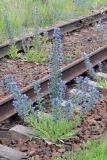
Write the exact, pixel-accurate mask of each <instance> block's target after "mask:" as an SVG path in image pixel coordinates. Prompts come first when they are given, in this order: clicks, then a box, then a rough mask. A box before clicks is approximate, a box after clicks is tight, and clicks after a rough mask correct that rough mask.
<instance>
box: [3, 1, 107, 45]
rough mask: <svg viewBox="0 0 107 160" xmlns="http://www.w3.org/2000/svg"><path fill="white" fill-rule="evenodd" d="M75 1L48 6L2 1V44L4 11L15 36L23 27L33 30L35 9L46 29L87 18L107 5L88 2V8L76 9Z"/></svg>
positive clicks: (57, 2) (31, 2)
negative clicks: (97, 9) (64, 22)
mask: <svg viewBox="0 0 107 160" xmlns="http://www.w3.org/2000/svg"><path fill="white" fill-rule="evenodd" d="M72 1H73V0H48V2H49V3H48V5H46V4H43V3H42V0H1V1H0V42H3V41H4V40H6V38H7V35H6V32H5V25H4V19H3V10H6V11H7V12H8V14H9V18H10V23H11V27H12V30H13V33H14V36H15V37H16V36H19V35H21V29H22V26H24V27H26V28H27V29H28V30H32V27H33V25H34V14H35V8H38V9H39V12H40V27H42V28H44V27H47V26H50V25H54V24H56V23H59V22H61V21H68V20H72V19H75V18H77V17H80V16H85V15H88V14H89V13H90V11H91V10H93V9H94V8H98V7H99V6H103V5H105V4H107V0H94V2H93V0H87V1H89V2H90V3H89V4H90V5H88V7H76V6H75V5H74V4H73V2H72Z"/></svg>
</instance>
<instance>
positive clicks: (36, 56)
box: [22, 9, 49, 64]
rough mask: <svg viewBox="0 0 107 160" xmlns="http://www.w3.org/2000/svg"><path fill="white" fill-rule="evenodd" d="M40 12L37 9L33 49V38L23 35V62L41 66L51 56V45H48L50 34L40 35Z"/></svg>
mask: <svg viewBox="0 0 107 160" xmlns="http://www.w3.org/2000/svg"><path fill="white" fill-rule="evenodd" d="M39 21H40V17H39V11H38V10H37V9H36V12H35V22H34V38H33V42H32V44H33V47H32V48H31V47H30V46H31V38H26V34H23V40H22V46H23V49H24V52H25V55H24V57H23V60H24V61H26V62H34V63H36V64H41V63H43V62H44V61H47V60H48V56H49V47H48V46H49V44H47V40H48V33H47V32H44V33H43V36H41V35H40V33H39V23H40V22H39Z"/></svg>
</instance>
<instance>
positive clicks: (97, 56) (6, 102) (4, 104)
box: [0, 46, 107, 122]
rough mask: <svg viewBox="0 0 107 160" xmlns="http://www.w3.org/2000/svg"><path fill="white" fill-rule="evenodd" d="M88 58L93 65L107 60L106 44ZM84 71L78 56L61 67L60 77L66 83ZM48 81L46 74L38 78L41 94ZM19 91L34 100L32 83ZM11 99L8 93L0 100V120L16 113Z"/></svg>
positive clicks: (46, 91)
mask: <svg viewBox="0 0 107 160" xmlns="http://www.w3.org/2000/svg"><path fill="white" fill-rule="evenodd" d="M90 60H91V62H92V65H93V67H94V66H96V65H97V64H98V63H99V62H102V61H104V60H107V46H105V47H102V48H100V49H98V50H96V51H94V52H93V53H91V54H90ZM86 71H87V68H86V67H85V65H84V59H83V58H79V59H78V60H76V61H75V62H73V63H71V64H68V65H67V66H65V67H64V68H63V70H62V78H63V80H65V81H66V83H68V82H70V81H71V80H73V79H74V78H76V77H77V76H79V75H81V74H83V73H84V72H86ZM48 82H49V76H48V75H47V76H46V77H44V78H43V79H40V80H39V83H40V86H41V92H42V93H43V96H46V95H48ZM21 92H22V93H25V94H27V95H28V96H29V98H31V99H32V101H34V100H35V94H34V91H33V87H32V85H28V86H27V87H24V88H23V89H22V90H21ZM12 100H13V98H12V96H11V95H10V96H8V97H6V98H4V99H2V100H1V101H0V122H2V121H4V120H6V119H8V118H9V117H11V116H13V115H14V114H16V111H15V109H14V107H13V104H12Z"/></svg>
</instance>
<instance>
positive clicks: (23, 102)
mask: <svg viewBox="0 0 107 160" xmlns="http://www.w3.org/2000/svg"><path fill="white" fill-rule="evenodd" d="M61 56H62V51H61V33H60V29H59V28H56V29H54V35H53V45H52V51H51V54H50V66H49V95H50V111H49V113H48V114H47V113H45V109H44V104H43V99H42V95H41V88H40V84H39V82H38V81H35V80H34V81H33V83H32V84H33V87H34V93H35V94H36V97H35V101H36V106H35V105H33V107H32V102H31V100H29V98H28V97H27V96H26V95H25V94H24V95H23V94H21V93H20V91H19V88H18V87H17V84H16V82H14V80H13V78H12V77H11V76H10V75H6V76H5V84H6V86H7V88H8V89H9V91H10V92H11V93H12V94H13V98H14V100H13V105H14V106H15V109H16V110H17V112H18V114H19V115H20V116H21V117H22V118H23V119H24V121H25V122H27V124H28V126H29V127H30V128H31V131H32V132H31V135H32V137H35V138H40V139H44V140H45V141H47V142H48V141H51V142H52V143H58V142H59V141H61V142H63V140H65V139H69V138H71V137H72V136H74V134H75V133H76V132H75V127H76V126H77V124H78V123H79V120H80V118H81V115H83V114H81V113H85V112H86V111H87V110H88V109H91V107H93V105H94V104H95V102H96V99H97V98H98V96H97V91H96V89H94V88H92V87H91V86H89V84H88V81H89V79H88V78H86V79H83V78H77V79H76V86H77V88H78V89H80V90H82V91H83V94H84V93H86V92H88V94H84V95H82V97H81V96H80V94H78V95H77V96H75V99H74V98H70V99H69V100H67V101H66V102H65V105H64V106H62V102H63V99H64V97H65V82H64V81H63V80H62V68H61V67H62V57H61ZM77 99H78V103H77ZM81 100H82V103H81ZM79 105H81V108H82V109H81V111H80V113H79V114H78V115H75V113H74V111H75V109H76V108H77V107H78V106H79Z"/></svg>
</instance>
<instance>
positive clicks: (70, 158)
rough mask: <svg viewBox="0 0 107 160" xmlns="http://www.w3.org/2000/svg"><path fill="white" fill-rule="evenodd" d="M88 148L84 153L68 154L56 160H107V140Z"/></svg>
mask: <svg viewBox="0 0 107 160" xmlns="http://www.w3.org/2000/svg"><path fill="white" fill-rule="evenodd" d="M88 146H89V147H87V149H84V150H83V151H79V152H74V153H68V154H65V155H64V156H63V158H60V157H57V158H55V159H54V160H107V138H105V139H103V140H101V142H99V143H95V142H92V143H91V145H89V144H88Z"/></svg>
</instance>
